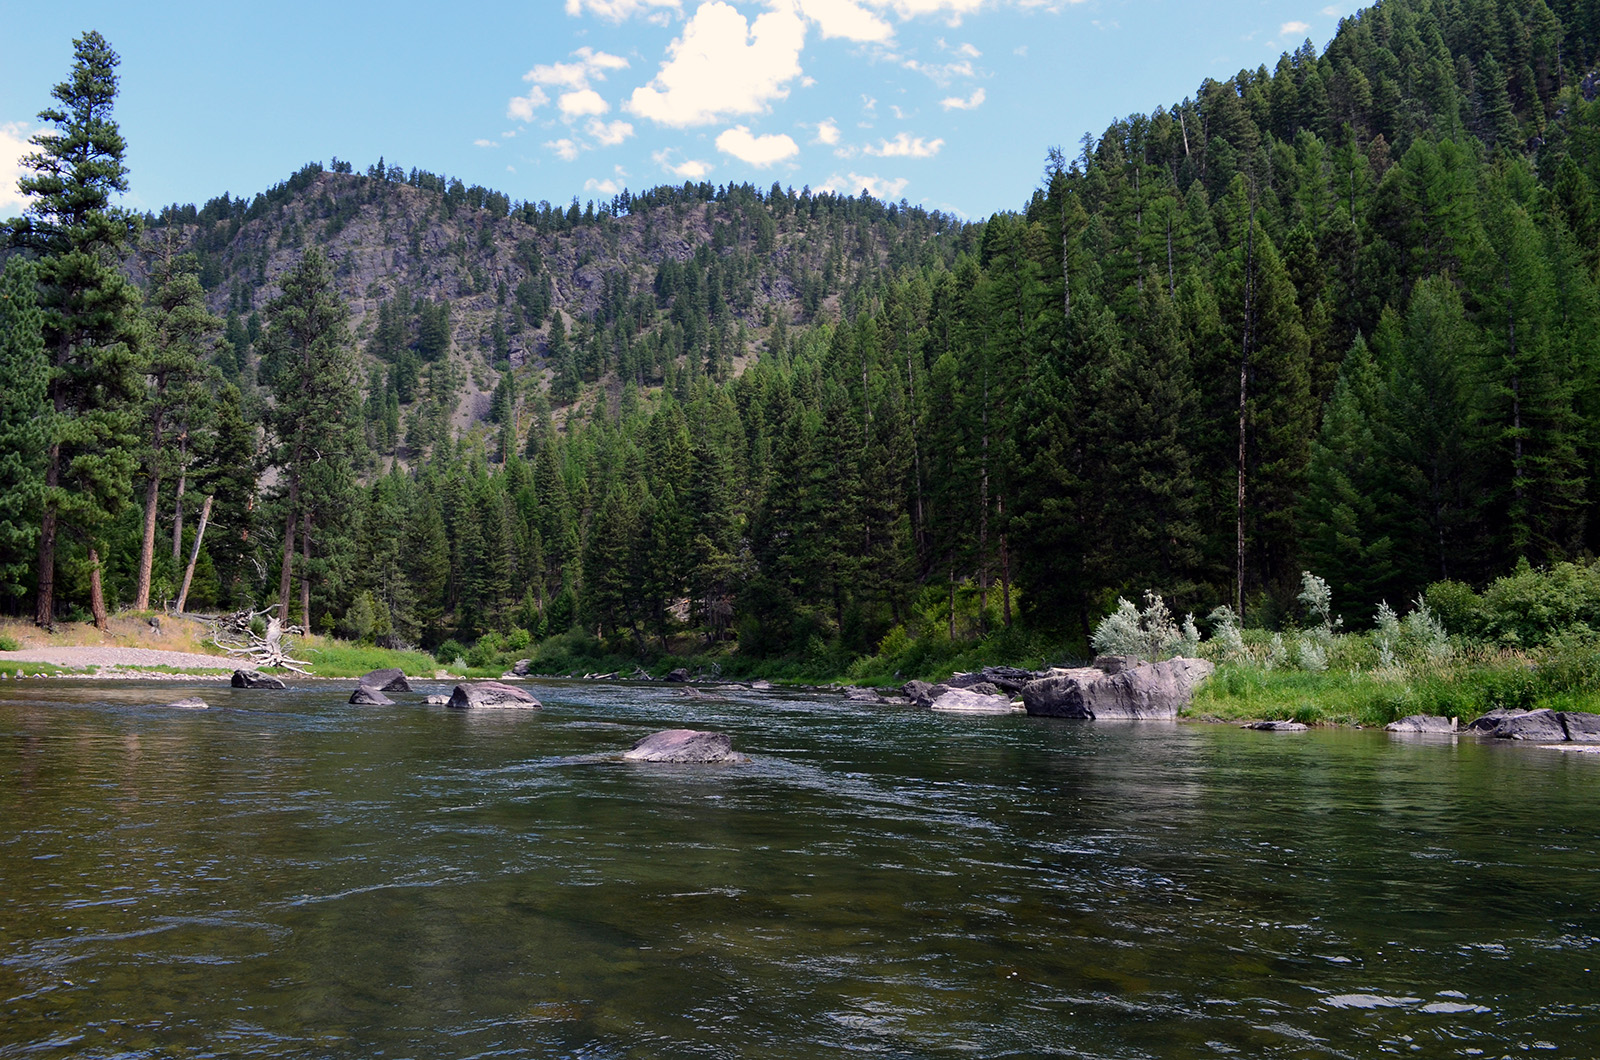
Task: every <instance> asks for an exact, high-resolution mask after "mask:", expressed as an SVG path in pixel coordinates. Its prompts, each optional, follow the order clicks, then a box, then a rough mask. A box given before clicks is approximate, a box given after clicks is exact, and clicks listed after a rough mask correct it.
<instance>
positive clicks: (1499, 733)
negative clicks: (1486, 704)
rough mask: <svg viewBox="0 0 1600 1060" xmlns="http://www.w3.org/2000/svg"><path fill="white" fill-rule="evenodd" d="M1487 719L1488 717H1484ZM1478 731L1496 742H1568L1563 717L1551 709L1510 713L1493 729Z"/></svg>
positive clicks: (1498, 719)
mask: <svg viewBox="0 0 1600 1060" xmlns="http://www.w3.org/2000/svg"><path fill="white" fill-rule="evenodd" d="M1491 713H1493V712H1491ZM1487 717H1488V715H1485V716H1484V718H1487ZM1484 718H1479V719H1478V721H1483V720H1484ZM1473 725H1474V726H1476V725H1477V722H1473ZM1478 731H1480V732H1484V733H1486V734H1487V735H1488V736H1491V737H1493V738H1494V739H1496V740H1527V741H1530V742H1532V743H1566V742H1567V729H1566V726H1564V725H1562V724H1561V715H1559V714H1557V713H1556V712H1555V711H1553V710H1549V709H1545V710H1527V711H1508V712H1507V713H1505V714H1502V715H1501V716H1500V717H1499V718H1497V719H1496V721H1495V724H1494V727H1493V728H1485V729H1479V730H1478Z"/></svg>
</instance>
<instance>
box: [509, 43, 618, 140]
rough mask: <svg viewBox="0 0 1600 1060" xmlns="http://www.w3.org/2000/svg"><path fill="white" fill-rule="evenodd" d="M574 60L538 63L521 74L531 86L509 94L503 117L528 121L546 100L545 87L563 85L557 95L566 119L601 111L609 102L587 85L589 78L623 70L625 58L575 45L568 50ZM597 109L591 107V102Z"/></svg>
mask: <svg viewBox="0 0 1600 1060" xmlns="http://www.w3.org/2000/svg"><path fill="white" fill-rule="evenodd" d="M572 55H573V57H574V58H575V59H576V60H577V61H576V62H570V63H542V64H540V65H539V66H535V67H534V68H533V69H532V70H529V71H528V72H527V73H525V74H523V75H522V79H523V80H524V81H527V82H530V83H531V84H532V85H533V88H532V89H530V90H529V91H528V94H527V95H526V96H516V97H513V98H512V100H511V102H510V103H509V104H507V105H506V117H508V118H515V119H516V120H518V121H524V122H527V121H532V120H533V112H534V111H536V110H538V109H539V108H540V107H542V106H544V105H545V104H547V103H549V102H550V95H549V93H547V92H546V91H545V89H546V88H552V89H566V91H565V92H563V93H562V95H561V102H560V106H561V112H562V114H563V115H565V116H566V118H567V120H568V121H571V120H572V119H573V118H576V117H582V116H583V115H585V114H604V113H605V112H606V111H608V110H610V109H611V108H610V106H609V105H608V104H606V102H605V101H604V100H602V99H601V98H600V95H599V93H597V92H595V91H594V89H592V88H590V87H589V82H590V81H591V80H594V81H604V80H605V79H606V74H607V73H608V72H610V71H612V70H625V69H627V68H628V60H626V59H624V58H622V56H620V55H609V54H607V53H606V52H597V51H595V50H594V49H593V48H588V47H585V48H579V49H578V50H577V51H575V52H573V53H572ZM596 103H598V104H599V109H595V104H596Z"/></svg>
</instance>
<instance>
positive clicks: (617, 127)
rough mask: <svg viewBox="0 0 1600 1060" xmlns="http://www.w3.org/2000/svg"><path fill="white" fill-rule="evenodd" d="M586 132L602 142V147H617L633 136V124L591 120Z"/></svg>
mask: <svg viewBox="0 0 1600 1060" xmlns="http://www.w3.org/2000/svg"><path fill="white" fill-rule="evenodd" d="M585 131H587V132H588V134H589V135H590V136H592V137H594V138H595V139H596V140H598V141H599V142H600V146H602V147H615V146H617V145H618V144H620V143H621V142H622V141H624V140H626V139H627V138H628V137H630V136H632V135H633V124H632V123H631V122H625V121H612V122H604V121H601V120H600V119H599V118H590V119H589V124H588V125H587V126H586V127H585Z"/></svg>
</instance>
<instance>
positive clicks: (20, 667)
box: [0, 649, 67, 677]
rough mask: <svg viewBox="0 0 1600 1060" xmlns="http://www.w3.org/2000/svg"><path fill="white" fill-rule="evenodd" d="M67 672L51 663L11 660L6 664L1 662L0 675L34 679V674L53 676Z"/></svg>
mask: <svg viewBox="0 0 1600 1060" xmlns="http://www.w3.org/2000/svg"><path fill="white" fill-rule="evenodd" d="M11 650H15V649H11ZM66 672H67V671H66V670H64V669H63V668H61V667H59V666H55V665H52V664H50V663H42V662H16V661H14V660H9V659H8V660H6V661H4V662H0V674H4V675H5V676H6V677H32V676H33V675H34V674H44V675H46V676H51V675H54V674H62V673H66Z"/></svg>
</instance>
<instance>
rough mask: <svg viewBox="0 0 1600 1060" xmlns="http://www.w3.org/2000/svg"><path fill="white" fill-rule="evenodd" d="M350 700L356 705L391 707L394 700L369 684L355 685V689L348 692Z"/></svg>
mask: <svg viewBox="0 0 1600 1060" xmlns="http://www.w3.org/2000/svg"><path fill="white" fill-rule="evenodd" d="M350 702H351V703H354V704H355V705H356V706H358V707H392V706H394V700H392V699H390V698H389V697H388V696H386V695H384V694H383V692H382V691H380V690H379V689H377V688H374V687H373V686H371V685H357V686H356V690H355V691H354V692H351V693H350Z"/></svg>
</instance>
